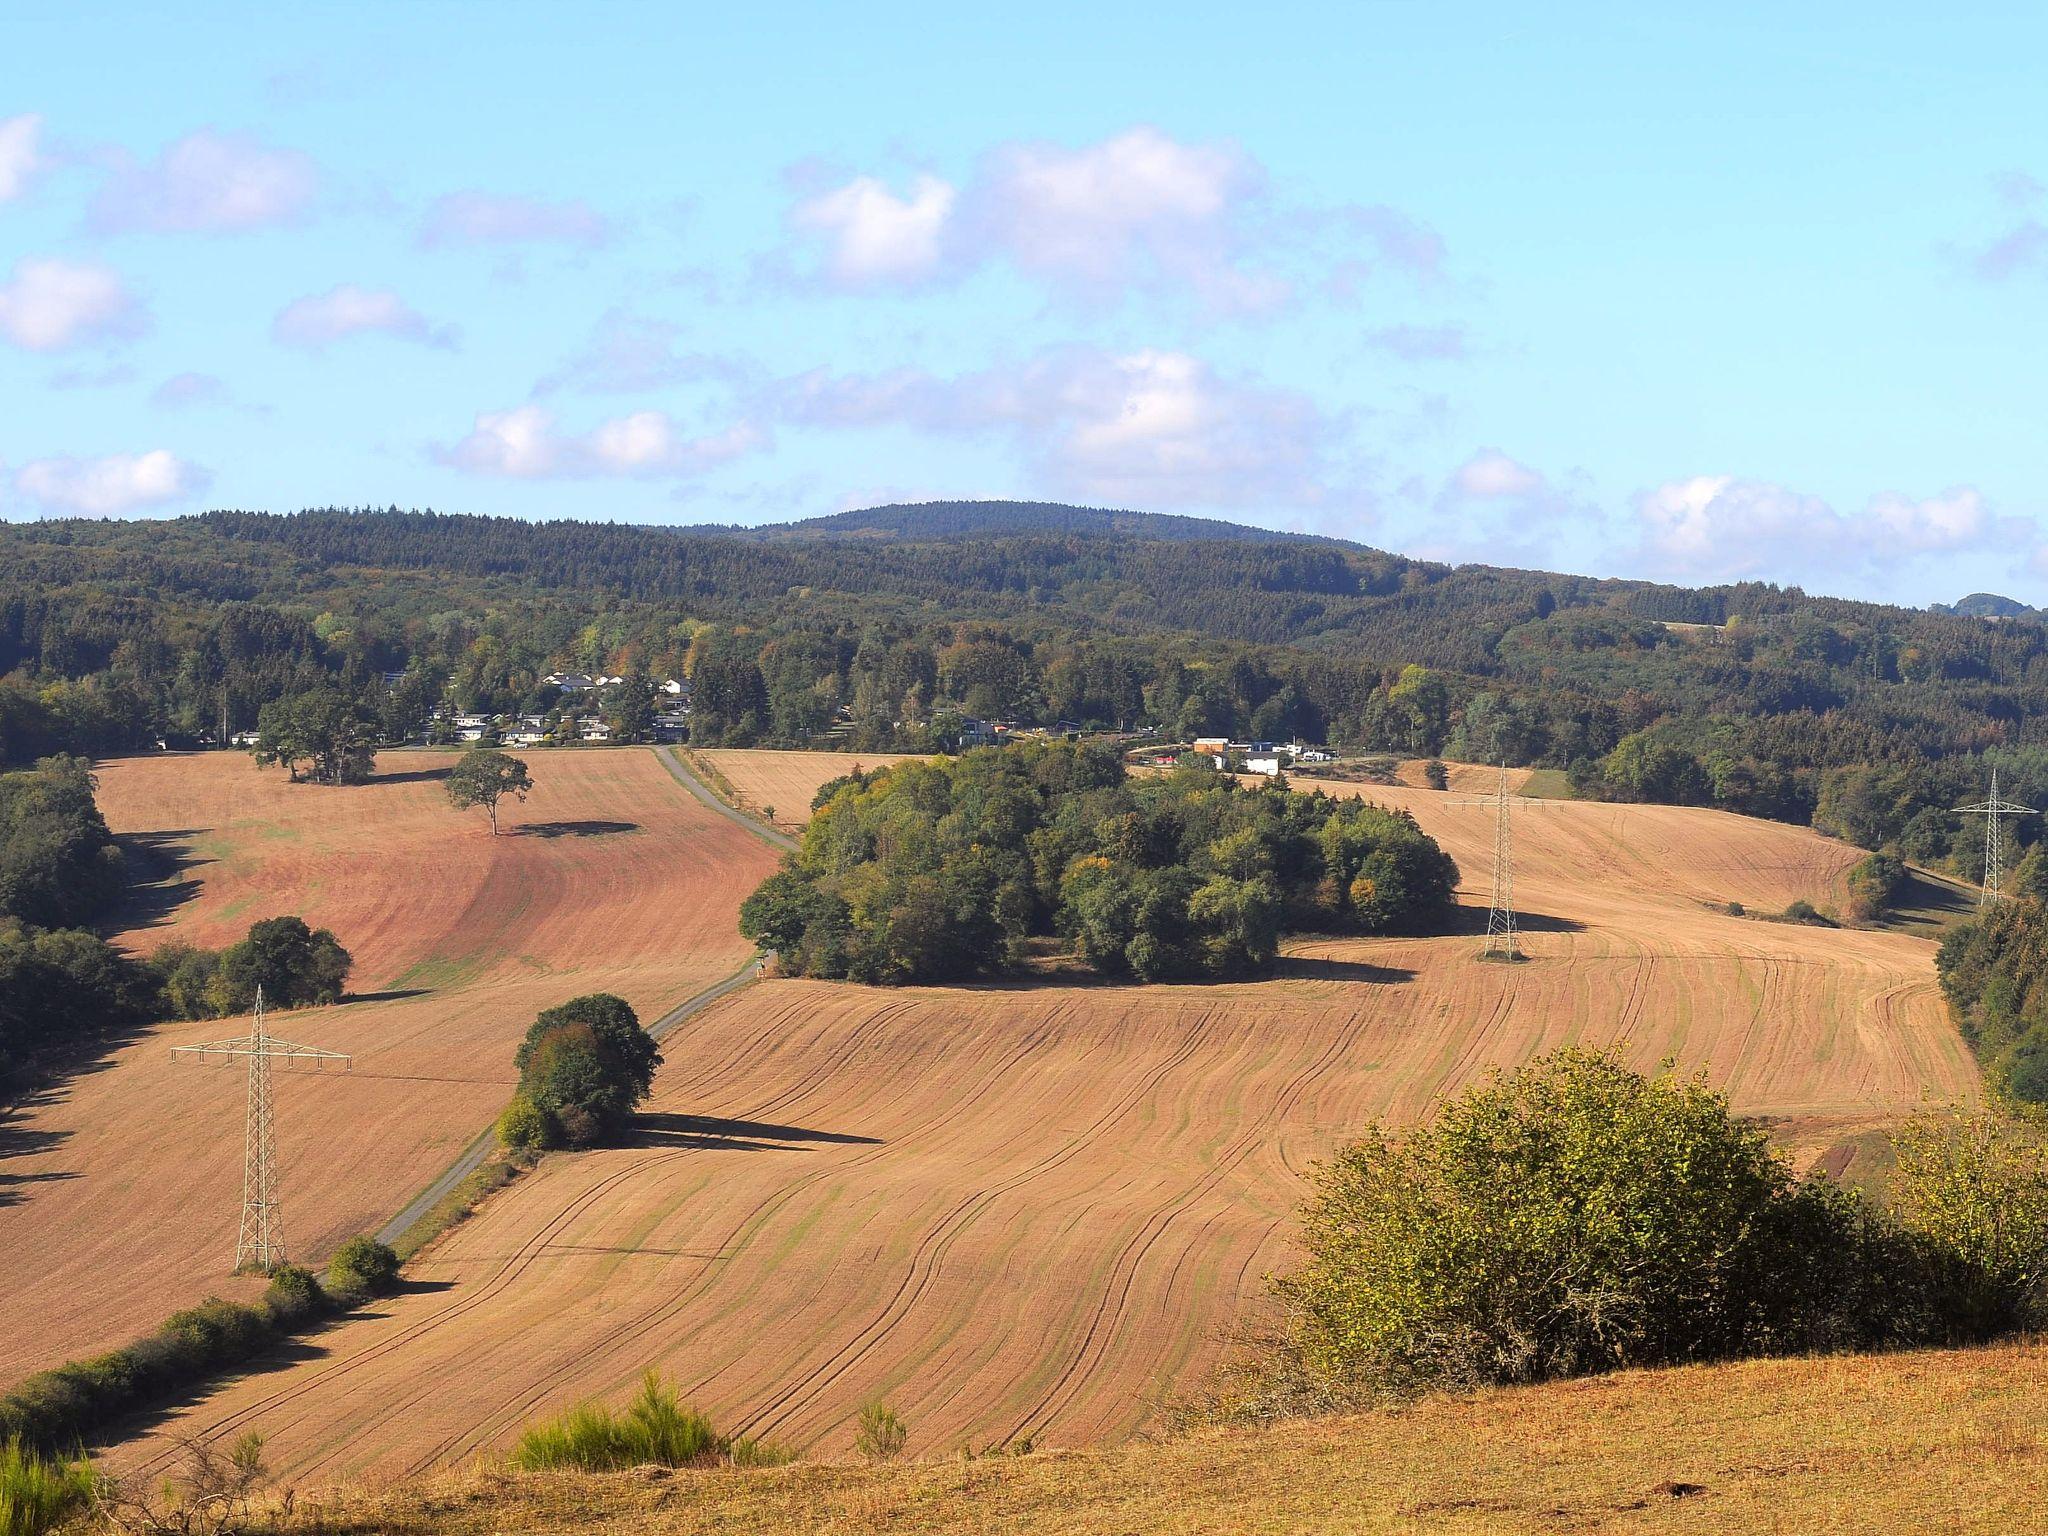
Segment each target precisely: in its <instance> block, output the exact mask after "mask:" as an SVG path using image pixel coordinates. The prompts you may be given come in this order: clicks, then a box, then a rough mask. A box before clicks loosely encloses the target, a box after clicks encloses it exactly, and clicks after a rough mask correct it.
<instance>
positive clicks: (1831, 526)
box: [1635, 475, 2010, 581]
mask: <svg viewBox="0 0 2048 1536" xmlns="http://www.w3.org/2000/svg"><path fill="white" fill-rule="evenodd" d="M1635 512H1636V522H1637V532H1638V535H1639V544H1638V547H1637V556H1638V559H1639V561H1640V563H1642V564H1644V565H1646V566H1647V567H1648V568H1649V569H1651V570H1653V571H1656V572H1657V573H1658V574H1661V575H1667V576H1672V577H1679V578H1685V579H1691V580H1707V581H1728V580H1740V579H1744V578H1749V577H1759V578H1771V579H1781V578H1782V577H1783V576H1784V575H1785V573H1787V572H1789V571H1807V572H1813V573H1826V572H1842V571H1856V570H1872V569H1877V568H1879V567H1882V566H1886V565H1896V564H1898V563H1900V562H1902V561H1905V560H1911V559H1916V558H1924V557H1926V556H1929V555H1939V554H1949V553H1954V552H1957V551H1961V550H1966V549H1971V548H1975V547H1979V546H1981V545H1983V544H1985V543H1987V542H1988V541H1990V540H1991V539H1992V538H1994V537H2001V536H2003V535H2004V534H2005V533H2007V532H2009V531H2010V528H2009V524H2008V522H2007V521H2004V520H2000V519H1998V518H1995V517H1993V515H1992V513H1991V510H1990V508H1989V506H1988V505H1987V504H1986V502H1985V500H1984V497H1983V496H1982V494H1981V493H1979V492H1978V491H1977V490H1976V489H1974V488H1973V487H1970V486H1966V485H1965V486H1953V487H1951V488H1950V489H1948V490H1946V491H1943V492H1942V493H1941V494H1939V495H1937V496H1929V497H1924V498H1914V497H1910V496H1904V495H1900V494H1897V493H1895V492H1885V493H1882V494H1879V495H1877V496H1874V497H1872V498H1871V499H1870V500H1869V502H1868V503H1867V504H1866V505H1865V506H1864V507H1863V508H1862V509H1860V510H1855V511H1841V510H1838V509H1837V508H1835V507H1834V506H1831V505H1830V504H1829V503H1828V502H1826V501H1825V500H1823V499H1822V498H1820V497H1818V496H1812V495H1807V494H1805V493H1803V492H1800V491H1795V490H1792V489H1790V488H1788V487H1786V486H1782V485H1777V484H1773V483H1772V482H1770V481H1768V480H1748V479H1742V478H1739V477H1737V476H1734V475H1694V476H1691V477H1690V478H1686V479H1680V480H1671V481H1667V482H1665V483H1664V484H1662V485H1659V486H1657V487H1655V488H1654V489H1651V490H1649V491H1645V492H1643V493H1642V494H1641V495H1640V496H1638V497H1637V498H1636V503H1635Z"/></svg>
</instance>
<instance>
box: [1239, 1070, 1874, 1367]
mask: <svg viewBox="0 0 2048 1536" xmlns="http://www.w3.org/2000/svg"><path fill="white" fill-rule="evenodd" d="M1303 1235H1304V1240H1305V1246H1306V1248H1307V1251H1308V1263H1307V1264H1306V1266H1305V1267H1304V1268H1303V1269H1302V1270H1301V1271H1299V1272H1298V1273H1296V1274H1294V1275H1292V1276H1289V1277H1287V1278H1285V1279H1283V1280H1282V1281H1280V1282H1278V1292H1279V1295H1280V1298H1281V1300H1282V1302H1283V1305H1284V1307H1285V1311H1286V1318H1287V1323H1286V1339H1285V1344H1284V1346H1283V1348H1282V1350H1281V1352H1280V1356H1279V1358H1278V1359H1277V1360H1276V1361H1275V1372H1276V1376H1277V1378H1279V1379H1278V1380H1277V1381H1276V1385H1277V1386H1278V1387H1279V1388H1280V1389H1281V1390H1283V1391H1286V1392H1292V1393H1300V1394H1305V1395H1308V1396H1313V1397H1318V1398H1321V1399H1322V1400H1325V1401H1343V1400H1347V1399H1352V1398H1357V1397H1365V1398H1370V1397H1372V1396H1375V1395H1378V1394H1382V1393H1388V1392H1404V1391H1410V1390H1415V1389H1418V1388H1424V1387H1431V1386H1440V1385H1466V1384H1479V1383H1494V1382H1517V1381H1535V1380H1541V1379H1545V1378H1549V1377H1558V1376H1573V1375H1579V1374H1584V1373H1588V1372H1593V1371H1602V1370H1609V1369H1614V1368H1617V1367H1621V1366H1643V1365H1659V1364H1667V1363H1674V1362H1679V1361H1688V1360H1704V1359H1713V1358H1718V1357H1726V1356H1731V1355H1743V1354H1752V1353H1760V1352H1766V1351H1780V1350H1796V1349H1805V1348H1814V1347H1833V1346H1837V1345H1842V1344H1848V1343H1855V1342H1863V1341H1866V1340H1868V1339H1870V1338H1871V1337H1873V1336H1874V1335H1876V1334H1879V1333H1881V1332H1882V1331H1883V1329H1884V1327H1885V1326H1886V1325H1885V1323H1884V1321H1883V1319H1882V1318H1881V1317H1880V1316H1879V1314H1880V1313H1881V1312H1882V1308H1881V1307H1878V1306H1876V1305H1874V1304H1872V1303H1871V1301H1870V1299H1869V1298H1868V1296H1867V1294H1866V1293H1867V1289H1868V1287H1867V1284H1866V1282H1865V1280H1864V1279H1863V1278H1861V1277H1863V1276H1864V1275H1866V1274H1867V1273H1868V1272H1869V1271H1870V1270H1871V1269H1872V1268H1873V1265H1874V1263H1875V1260H1874V1259H1873V1245H1874V1244H1876V1243H1877V1242H1878V1234H1877V1233H1876V1232H1874V1231H1873V1230H1872V1228H1871V1224H1870V1222H1869V1221H1868V1219H1867V1213H1865V1212H1864V1210H1863V1209H1862V1207H1861V1206H1860V1204H1859V1202H1858V1201H1857V1200H1856V1199H1855V1197H1854V1196H1853V1195H1850V1194H1848V1193H1847V1192H1845V1191H1842V1190H1840V1189H1839V1188H1837V1187H1835V1186H1832V1185H1828V1184H1825V1183H1800V1182H1798V1181H1796V1180H1795V1179H1794V1177H1793V1175H1792V1173H1791V1171H1790V1170H1789V1168H1788V1167H1787V1166H1786V1164H1784V1163H1783V1162H1782V1161H1781V1160H1780V1159H1779V1158H1778V1157H1777V1156H1776V1155H1774V1154H1773V1153H1772V1151H1771V1150H1770V1148H1769V1146H1768V1145H1767V1143H1766V1140H1765V1137H1764V1133H1763V1132H1762V1130H1761V1129H1759V1128H1757V1127H1754V1126H1751V1125H1748V1124H1745V1123H1743V1122H1741V1121H1738V1120H1736V1119H1735V1118H1734V1117H1733V1116H1731V1115H1730V1113H1729V1111H1728V1105H1727V1102H1726V1100H1725V1099H1724V1098H1723V1097H1722V1096H1720V1095H1719V1094H1716V1093H1714V1092H1712V1091H1710V1090H1709V1089H1708V1088H1707V1087H1706V1086H1705V1085H1704V1083H1703V1082H1702V1081H1701V1080H1699V1079H1697V1078H1695V1079H1684V1080H1681V1079H1678V1078H1675V1077H1671V1076H1668V1075H1665V1076H1659V1077H1656V1078H1646V1077H1643V1076H1641V1075H1639V1074H1637V1073H1635V1072H1633V1071H1631V1070H1629V1069H1628V1068H1627V1067H1626V1066H1625V1065H1623V1064H1622V1063H1621V1062H1620V1061H1618V1060H1616V1059H1614V1058H1613V1057H1610V1056H1602V1055H1592V1054H1588V1053H1586V1052H1582V1051H1577V1050H1564V1051H1560V1052H1558V1053H1557V1054H1555V1055H1553V1056H1549V1057H1546V1058H1543V1059H1542V1060H1539V1061H1537V1062H1535V1063H1533V1064H1531V1065H1530V1066H1528V1067H1526V1068H1524V1069H1522V1070H1521V1071H1519V1072H1516V1073H1513V1074H1510V1075H1498V1074H1497V1075H1496V1076H1495V1077H1494V1078H1493V1079H1492V1080H1490V1081H1489V1082H1487V1083H1485V1084H1483V1085H1481V1086H1480V1087H1478V1088H1476V1089H1474V1090H1472V1091H1471V1092H1469V1093H1467V1094H1466V1095H1465V1096H1464V1097H1462V1098H1461V1099H1459V1100H1457V1101H1456V1102H1454V1103H1452V1104H1451V1105H1450V1106H1449V1107H1447V1108H1446V1109H1445V1111H1444V1112H1443V1114H1442V1116H1441V1118H1440V1119H1439V1120H1438V1121H1437V1122H1436V1123H1435V1124H1433V1125H1431V1126H1429V1127H1426V1128H1424V1129H1421V1130H1417V1131H1415V1132H1412V1133H1411V1134H1409V1135H1408V1136H1407V1137H1406V1138H1405V1139H1402V1140H1396V1139H1395V1138H1394V1137H1393V1136H1392V1135H1390V1134H1389V1133H1387V1132H1386V1131H1383V1130H1381V1129H1379V1128H1377V1127H1374V1128H1371V1129H1370V1130H1369V1131H1368V1133H1367V1134H1366V1136H1365V1137H1364V1138H1363V1139H1361V1140H1360V1141H1358V1142H1356V1143H1355V1144H1353V1145H1352V1146H1350V1147H1348V1148H1347V1149H1345V1150H1344V1151H1343V1152H1342V1153H1341V1154H1340V1155H1339V1156H1338V1157H1337V1158H1336V1160H1335V1161H1333V1162H1331V1163H1329V1164H1327V1165H1325V1166H1324V1167H1322V1168H1321V1169H1320V1171H1319V1172H1318V1174H1317V1175H1316V1179H1315V1185H1314V1193H1313V1195H1312V1197H1311V1199H1310V1201H1309V1204H1308V1206H1307V1209H1306V1212H1305V1218H1304V1234H1303Z"/></svg>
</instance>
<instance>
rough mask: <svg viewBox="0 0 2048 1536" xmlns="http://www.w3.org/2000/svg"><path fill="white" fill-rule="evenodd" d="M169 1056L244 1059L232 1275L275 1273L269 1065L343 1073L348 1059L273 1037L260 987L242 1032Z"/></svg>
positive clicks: (277, 1249)
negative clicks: (238, 1215) (244, 1109)
mask: <svg viewBox="0 0 2048 1536" xmlns="http://www.w3.org/2000/svg"><path fill="white" fill-rule="evenodd" d="M171 1054H172V1055H173V1056H192V1057H201V1058H209V1057H211V1058H219V1059H220V1060H221V1061H222V1063H223V1064H225V1063H226V1062H227V1061H231V1060H232V1059H233V1058H235V1057H237V1056H246V1057H247V1058H248V1060H249V1095H248V1114H247V1119H246V1121H245V1122H244V1125H243V1129H242V1228H241V1234H240V1236H238V1237H237V1238H236V1239H235V1269H234V1272H235V1273H236V1274H240V1273H242V1271H244V1270H250V1269H253V1270H264V1271H268V1270H271V1269H275V1268H276V1267H277V1266H278V1265H280V1264H282V1263H284V1262H285V1252H284V1223H283V1222H282V1221H281V1220H280V1219H279V1215H278V1207H279V1198H278V1185H279V1178H278V1166H277V1112H276V1109H275V1107H274V1105H273V1101H272V1099H271V1096H270V1064H271V1063H272V1062H274V1061H281V1062H283V1063H284V1065H285V1069H286V1070H287V1071H289V1070H291V1069H292V1068H293V1067H296V1066H308V1065H309V1066H311V1067H312V1068H313V1069H315V1070H320V1069H324V1068H326V1067H327V1066H329V1065H330V1064H332V1063H336V1062H338V1063H340V1065H341V1067H342V1069H343V1070H344V1071H345V1070H347V1068H348V1066H349V1064H350V1058H349V1057H347V1056H344V1055H342V1054H341V1052H339V1051H323V1050H321V1049H319V1048H318V1047H317V1046H311V1045H299V1044H296V1043H295V1042H293V1041H290V1040H277V1039H273V1038H272V1036H271V1034H270V1031H269V1030H268V1029H266V1028H265V1027H264V1023H263V989H262V988H261V987H258V988H257V989H256V1018H255V1022H254V1023H253V1024H252V1026H251V1027H250V1030H249V1033H248V1034H246V1035H243V1036H241V1037H240V1038H238V1039H234V1040H209V1041H207V1042H206V1043H204V1044H203V1045H174V1046H172V1047H171Z"/></svg>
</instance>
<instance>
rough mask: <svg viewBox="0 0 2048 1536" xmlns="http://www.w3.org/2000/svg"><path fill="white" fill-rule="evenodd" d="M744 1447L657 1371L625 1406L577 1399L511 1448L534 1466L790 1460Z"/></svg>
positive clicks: (517, 1460) (524, 1464)
mask: <svg viewBox="0 0 2048 1536" xmlns="http://www.w3.org/2000/svg"><path fill="white" fill-rule="evenodd" d="M737 1446H744V1447H745V1450H744V1456H745V1460H741V1455H740V1453H738V1451H737V1447H736V1443H735V1442H731V1441H728V1440H727V1439H726V1438H725V1437H724V1436H723V1435H720V1434H719V1433H718V1431H717V1430H716V1429H715V1428H713V1427H712V1424H711V1421H710V1420H709V1419H707V1418H705V1417H704V1415H703V1414H701V1413H698V1412H697V1411H696V1410H695V1409H692V1408H686V1407H684V1406H682V1404H680V1403H679V1402H678V1401H677V1400H676V1394H675V1389H674V1388H673V1387H671V1386H670V1385H669V1384H668V1383H666V1382H664V1381H663V1380H662V1379H661V1377H660V1376H659V1375H658V1374H657V1373H656V1372H654V1371H649V1372H647V1373H646V1375H644V1376H642V1377H641V1378H640V1390H639V1392H638V1393H637V1394H636V1395H635V1396H634V1398H633V1401H632V1402H631V1403H629V1404H628V1405H627V1407H626V1411H625V1412H624V1413H615V1412H613V1411H612V1410H611V1409H610V1408H608V1407H606V1406H605V1405H604V1404H603V1403H578V1404H577V1405H576V1406H575V1407H573V1408H570V1409H568V1410H567V1411H566V1412H564V1413H562V1414H560V1415H559V1416H557V1417H555V1418H552V1419H547V1420H544V1421H542V1422H541V1423H538V1424H535V1425H532V1426H530V1427H529V1428H528V1429H527V1430H526V1432H525V1433H524V1434H522V1435H521V1436H520V1437H519V1443H518V1444H517V1445H516V1446H514V1447H513V1449H512V1463H513V1465H514V1466H517V1467H521V1468H524V1469H525V1470H527V1471H541V1470H544V1469H547V1468H551V1467H575V1468H578V1469H580V1470H582V1471H585V1472H608V1471H614V1470H616V1469H618V1468H620V1467H641V1466H660V1467H694V1466H707V1465H710V1464H712V1463H715V1462H718V1461H721V1460H725V1459H728V1457H730V1459H732V1460H733V1461H734V1462H735V1464H738V1465H747V1466H770V1465H774V1464H775V1463H776V1460H777V1459H778V1458H780V1459H787V1458H786V1457H784V1456H783V1454H782V1453H781V1452H779V1451H777V1450H774V1449H773V1448H772V1447H768V1446H765V1445H763V1444H761V1443H760V1442H757V1441H742V1442H737Z"/></svg>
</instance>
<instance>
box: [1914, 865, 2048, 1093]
mask: <svg viewBox="0 0 2048 1536" xmlns="http://www.w3.org/2000/svg"><path fill="white" fill-rule="evenodd" d="M1934 964H1935V970H1936V971H1937V972H1938V973H1939V974H1940V976H1941V990H1942V992H1943V994H1944V995H1946V996H1947V998H1948V1002H1949V1007H1950V1009H1951V1010H1953V1012H1954V1013H1955V1016H1956V1022H1957V1024H1958V1025H1959V1026H1960V1027H1961V1029H1962V1032H1963V1038H1964V1039H1966V1040H1968V1041H1969V1042H1970V1045H1971V1047H1972V1049H1974V1050H1975V1051H1976V1053H1977V1059H1978V1061H1980V1062H1981V1063H1982V1064H1983V1067H1984V1075H1985V1076H1986V1077H1987V1078H1989V1079H1990V1080H1991V1081H1992V1082H1994V1083H1996V1084H1998V1085H1999V1086H2000V1087H2001V1088H2003V1089H2004V1090H2005V1091H2006V1092H2007V1093H2009V1094H2011V1095H2012V1096H2013V1097H2014V1098H2016V1099H2019V1100H2021V1101H2023V1102H2025V1103H2030V1104H2044V1103H2048V903H2042V902H2039V901H2033V900H2017V901H2001V902H1995V903H1993V904H1992V905H1991V906H1990V907H1989V908H1987V909H1986V910H1985V912H1984V914H1983V915H1982V916H1981V917H1979V918H1978V919H1977V921H1975V922H1973V923H1964V924H1962V925H1961V926H1959V927H1956V928H1953V929H1951V930H1950V931H1949V934H1948V936H1947V937H1946V938H1945V939H1943V940H1942V941H1941V949H1940V952H1939V953H1938V954H1937V955H1936V956H1935V962H1934Z"/></svg>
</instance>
